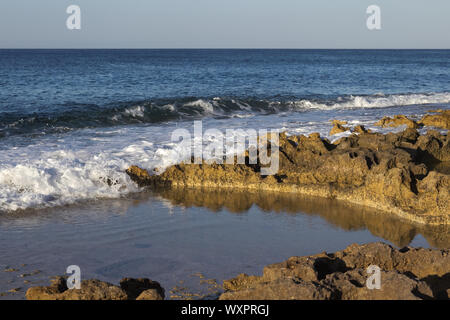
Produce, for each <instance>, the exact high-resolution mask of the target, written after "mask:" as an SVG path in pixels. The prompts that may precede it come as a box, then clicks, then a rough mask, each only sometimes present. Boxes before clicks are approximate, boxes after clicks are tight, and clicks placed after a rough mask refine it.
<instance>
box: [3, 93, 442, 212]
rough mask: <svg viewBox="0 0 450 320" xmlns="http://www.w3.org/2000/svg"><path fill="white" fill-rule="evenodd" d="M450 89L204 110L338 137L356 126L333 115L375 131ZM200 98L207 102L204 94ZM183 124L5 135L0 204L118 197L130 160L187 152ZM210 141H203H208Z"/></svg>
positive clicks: (216, 122) (235, 122) (218, 122)
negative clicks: (180, 137) (388, 118)
mask: <svg viewBox="0 0 450 320" xmlns="http://www.w3.org/2000/svg"><path fill="white" fill-rule="evenodd" d="M424 97H425V95H412V96H409V97H405V96H402V97H401V98H400V97H396V98H395V99H394V100H396V101H399V103H400V101H414V102H416V103H417V101H425V100H423V99H425V98H424ZM446 97H448V94H438V95H436V96H433V97H432V98H430V96H428V100H426V101H427V102H426V103H425V105H417V104H416V105H412V106H404V107H401V109H399V108H398V107H391V108H387V104H388V102H386V100H385V99H386V98H384V97H377V98H371V99H369V100H370V101H369V100H368V102H367V103H370V105H371V106H372V107H369V106H368V105H367V104H363V106H362V107H361V108H364V111H363V112H361V110H359V109H358V108H347V107H340V108H338V107H333V108H331V110H328V109H324V110H321V111H314V109H313V110H312V111H309V112H284V113H279V114H272V115H261V114H259V115H258V114H251V115H248V116H247V117H232V118H227V119H220V118H219V119H216V118H213V117H206V118H204V121H203V127H204V128H203V130H204V131H205V130H207V129H208V128H216V129H219V130H222V132H224V133H225V130H226V129H238V128H241V129H250V128H253V129H256V130H258V129H261V128H263V129H268V130H269V129H277V130H281V131H287V132H288V133H290V134H309V133H312V132H319V133H321V135H322V136H324V137H328V138H330V139H331V140H336V139H337V138H340V137H342V136H346V135H349V134H350V133H349V132H344V133H341V134H338V135H335V136H332V137H330V136H329V135H328V132H329V130H330V128H331V124H330V122H329V121H330V120H331V119H335V118H338V119H341V120H347V121H349V122H350V124H352V125H357V124H363V125H366V126H367V127H368V128H370V129H372V130H375V131H382V132H386V131H388V130H394V131H398V130H401V129H403V128H395V129H380V128H377V127H374V126H373V124H374V122H375V121H377V120H378V119H379V118H380V117H381V116H383V115H386V114H396V113H398V112H399V111H400V110H401V111H402V113H406V114H415V115H421V114H423V113H424V112H425V111H426V109H429V108H430V107H432V106H430V105H429V101H437V100H439V101H441V102H442V101H447V100H445V99H447V98H446ZM355 99H356V98H355ZM408 99H409V100H408ZM421 99H422V100H421ZM356 100H357V99H356ZM347 103H348V102H347ZM358 103H360V102H358ZM196 104H199V105H202V106H203V102H196ZM374 104H376V106H377V107H376V108H374V107H373V106H374ZM383 105H386V106H385V108H384V109H379V108H380V107H381V106H383ZM353 106H355V105H354V104H353ZM436 107H437V106H436ZM130 112H131V111H130ZM135 112H139V110H137V111H135ZM179 128H186V129H188V130H189V131H190V132H192V133H193V122H192V121H184V122H178V123H175V122H174V123H168V124H161V125H137V126H129V125H128V126H117V127H111V128H103V129H81V130H76V131H71V132H68V133H63V134H50V135H43V136H41V137H38V138H35V139H32V140H29V139H28V138H26V137H11V138H9V139H3V141H2V143H3V144H2V149H1V153H0V210H1V211H15V210H19V209H28V208H43V207H54V206H61V205H65V204H71V203H75V202H78V201H82V200H87V199H100V198H120V197H122V196H125V195H127V194H129V193H131V192H137V191H140V190H139V188H138V187H137V185H136V184H135V183H134V182H132V181H131V179H130V178H129V177H128V176H127V175H126V173H125V170H126V169H127V168H128V167H129V166H131V165H138V166H140V167H142V168H146V169H148V170H152V169H154V168H159V169H162V170H164V169H165V168H167V167H168V166H170V165H173V164H176V163H180V162H181V161H184V160H186V159H189V157H190V155H191V152H192V150H191V149H188V148H186V147H184V146H182V145H181V144H179V143H176V142H173V141H171V134H172V132H173V131H174V130H175V129H179ZM424 130H426V128H425V129H424ZM30 141H31V142H30ZM210 142H211V141H203V143H204V144H206V143H208V144H209V143H210ZM194 143H201V141H194Z"/></svg>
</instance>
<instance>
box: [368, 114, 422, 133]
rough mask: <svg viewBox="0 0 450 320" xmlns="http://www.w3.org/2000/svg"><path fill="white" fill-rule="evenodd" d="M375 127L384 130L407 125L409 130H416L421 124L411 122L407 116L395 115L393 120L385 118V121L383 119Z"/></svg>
mask: <svg viewBox="0 0 450 320" xmlns="http://www.w3.org/2000/svg"><path fill="white" fill-rule="evenodd" d="M375 125H376V126H380V127H383V128H386V127H399V126H402V125H406V126H407V127H408V128H411V129H416V128H418V127H419V124H418V123H417V122H416V121H414V120H411V119H409V118H408V117H407V116H405V115H402V114H399V115H395V116H394V117H393V118H391V117H384V118H383V119H381V120H380V121H378V122H377V123H375Z"/></svg>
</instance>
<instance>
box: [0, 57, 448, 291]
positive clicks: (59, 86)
mask: <svg viewBox="0 0 450 320" xmlns="http://www.w3.org/2000/svg"><path fill="white" fill-rule="evenodd" d="M449 107H450V50H0V244H1V245H0V257H1V258H2V259H1V261H0V269H5V268H11V267H14V268H17V269H20V273H24V274H32V276H30V277H27V279H30V280H31V283H30V284H24V282H23V278H21V277H19V276H18V273H17V272H10V273H6V272H0V292H4V291H8V290H10V289H11V288H17V287H22V288H24V289H23V290H25V289H26V287H28V286H30V285H37V284H39V285H47V283H48V277H49V276H53V275H55V274H63V273H64V272H65V270H66V268H67V266H69V265H72V264H77V265H79V266H80V267H81V269H82V275H83V279H88V278H99V279H102V280H105V281H110V282H113V283H118V281H119V280H120V279H121V278H122V277H130V276H132V277H148V278H151V279H153V280H157V281H160V282H161V284H162V285H163V287H165V288H166V293H168V292H169V290H168V289H170V288H172V287H175V286H180V284H181V283H183V285H182V286H187V287H190V288H196V289H195V290H198V291H201V290H206V289H207V288H206V289H205V288H203V287H202V285H200V284H199V283H197V282H200V283H202V281H204V279H197V278H195V277H194V275H195V274H198V272H201V273H202V274H204V275H205V276H206V277H210V278H214V279H217V280H218V282H219V283H220V281H221V280H223V279H227V278H231V277H234V276H236V275H237V274H238V273H241V272H246V273H248V274H258V273H260V272H261V270H262V268H263V266H264V265H266V264H269V263H274V262H279V261H282V260H284V259H286V258H288V257H289V256H293V255H307V254H308V255H309V254H315V253H317V252H321V251H324V250H325V251H328V252H334V251H336V250H341V249H343V248H344V247H345V246H347V245H349V244H351V243H355V242H357V243H367V242H372V241H385V242H388V243H390V244H392V245H395V246H398V247H400V246H404V245H408V244H410V245H412V246H424V247H439V248H445V247H448V230H447V229H446V228H431V227H430V229H429V228H427V227H426V226H416V225H414V224H412V223H408V222H407V221H403V220H399V219H397V218H395V217H390V216H387V215H376V214H374V213H371V212H370V210H369V209H367V208H353V209H351V208H347V207H346V206H344V205H343V204H342V205H340V204H338V203H335V202H330V201H328V200H327V201H314V202H312V203H310V202H308V201H305V200H300V199H297V198H295V199H291V200H286V199H284V198H283V199H284V200H283V199H281V200H278V201H274V203H275V204H276V206H275V207H274V208H271V207H270V206H269V205H266V204H265V202H264V201H262V203H259V204H258V203H256V202H255V203H254V204H248V203H247V201H248V199H247V195H245V194H244V195H243V196H242V197H243V198H239V197H238V198H236V200H235V203H233V201H231V200H230V201H229V202H228V203H225V204H221V203H218V204H214V203H212V202H211V201H205V203H204V204H202V200H205V199H206V200H209V199H208V197H207V196H204V197H202V195H197V196H195V197H193V198H192V197H189V195H185V196H186V199H185V201H183V200H182V199H183V197H181V198H180V197H178V196H173V198H171V197H167V196H166V197H163V196H161V195H158V194H153V193H147V192H142V191H143V190H141V189H139V188H138V186H136V185H135V184H134V183H133V182H132V181H131V180H130V179H129V177H128V176H127V175H126V174H125V170H126V169H127V168H128V167H129V166H130V165H139V166H141V167H143V168H146V169H153V168H162V169H164V168H165V167H167V166H169V165H171V164H175V163H178V162H180V161H182V160H184V159H185V158H186V157H187V155H188V154H189V152H190V150H186V149H185V148H183V147H182V146H180V145H179V144H177V143H175V142H173V141H172V140H171V133H172V132H173V131H174V130H176V129H179V128H186V129H188V130H192V127H193V121H194V120H202V123H203V128H204V130H206V129H207V128H216V129H219V130H226V129H235V128H243V129H250V128H254V129H260V128H262V129H280V130H286V131H288V132H289V133H295V134H309V133H312V132H319V133H320V134H321V135H322V136H325V137H328V138H330V139H336V138H338V137H340V136H341V135H337V136H329V131H330V128H331V124H330V120H332V119H340V120H346V121H348V122H349V123H350V124H351V125H357V124H363V125H365V126H366V127H367V128H370V129H371V130H374V131H386V130H389V129H381V128H379V127H375V126H374V123H375V122H376V121H377V120H378V119H380V118H381V117H382V116H386V115H394V114H399V113H402V114H406V115H409V116H412V117H420V116H422V115H423V114H424V113H426V112H427V110H429V109H436V108H449ZM401 129H402V128H397V129H392V130H401ZM427 129H428V128H424V129H423V130H427ZM110 181H114V182H116V183H114V184H111V183H110ZM224 198H225V197H224ZM192 199H196V201H194V202H193V203H192V201H191V200H192ZM219 202H220V201H219ZM269 202H270V201H269ZM246 203H247V205H245V204H246ZM71 204H74V205H71ZM235 207H237V208H239V210H236V208H235ZM28 209H31V210H28ZM34 209H43V210H34ZM36 269H38V270H40V271H41V272H40V273H34V270H36ZM18 272H19V271H18ZM202 277H203V276H202ZM180 281H183V282H180ZM206 291H208V290H206ZM23 292H24V291H22V292H19V293H10V294H9V295H8V296H4V297H2V298H1V299H10V298H19V299H20V298H23Z"/></svg>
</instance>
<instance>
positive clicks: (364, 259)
mask: <svg viewBox="0 0 450 320" xmlns="http://www.w3.org/2000/svg"><path fill="white" fill-rule="evenodd" d="M371 265H375V266H378V267H379V268H380V269H381V282H380V284H381V286H380V289H369V288H368V287H367V286H366V281H367V279H368V277H369V274H368V273H367V268H368V267H369V266H371ZM224 289H225V290H226V292H225V293H223V294H222V295H221V296H220V299H221V300H242V299H244V300H245V299H251V300H254V299H264V300H265V299H267V300H275V299H282V300H292V299H294V300H329V299H332V300H335V299H337V300H380V299H382V300H419V299H449V295H450V251H449V250H432V249H414V248H410V247H406V248H403V249H401V250H396V249H394V248H393V247H391V246H389V245H386V244H383V243H369V244H366V245H356V244H354V245H351V246H349V247H347V248H346V249H345V250H342V251H338V252H335V253H321V254H317V255H313V256H306V257H291V258H289V259H288V260H286V261H284V262H281V263H276V264H272V265H268V266H266V267H265V268H264V270H263V275H262V276H248V275H246V274H241V275H239V276H237V277H236V278H234V279H230V280H228V281H224Z"/></svg>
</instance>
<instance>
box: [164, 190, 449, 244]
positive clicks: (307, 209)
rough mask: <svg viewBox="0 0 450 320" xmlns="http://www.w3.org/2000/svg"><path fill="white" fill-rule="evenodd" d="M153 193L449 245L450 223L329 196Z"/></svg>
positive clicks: (176, 201)
mask: <svg viewBox="0 0 450 320" xmlns="http://www.w3.org/2000/svg"><path fill="white" fill-rule="evenodd" d="M155 193H156V194H157V195H159V196H161V197H162V198H163V199H166V200H168V201H170V202H171V204H173V205H177V206H184V207H205V208H208V209H209V210H211V211H219V210H222V209H227V210H228V211H230V212H232V213H236V214H243V213H245V212H247V211H248V210H249V209H250V208H251V207H252V206H254V205H255V206H258V207H259V208H260V209H261V210H263V211H268V212H277V213H287V214H292V215H295V214H307V215H316V216H320V217H322V218H323V219H325V220H326V221H327V222H328V223H330V224H332V225H334V226H336V227H339V228H342V229H344V230H348V231H354V230H364V229H367V230H369V231H370V232H371V233H372V234H373V235H374V236H377V237H381V238H383V239H386V240H388V241H390V242H392V243H394V244H395V245H397V246H399V247H403V246H407V245H408V244H409V243H411V241H412V240H413V239H414V238H415V237H416V235H418V234H421V235H422V236H423V237H424V238H425V239H426V240H427V241H428V243H429V244H430V246H432V247H436V248H448V247H450V228H449V226H446V225H442V226H425V225H419V224H415V223H411V222H409V221H406V220H404V219H401V218H398V217H396V216H393V215H390V214H388V213H386V212H382V211H378V210H374V209H372V208H367V207H363V206H357V205H353V204H349V203H345V202H342V201H336V200H331V199H324V198H316V197H305V196H301V195H297V194H291V193H272V192H250V191H247V192H242V191H233V190H207V189H187V188H183V189H177V188H171V189H161V190H157V191H155Z"/></svg>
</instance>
